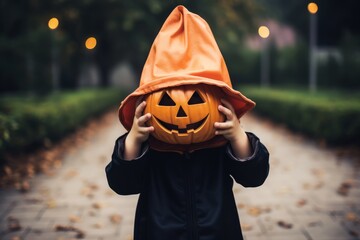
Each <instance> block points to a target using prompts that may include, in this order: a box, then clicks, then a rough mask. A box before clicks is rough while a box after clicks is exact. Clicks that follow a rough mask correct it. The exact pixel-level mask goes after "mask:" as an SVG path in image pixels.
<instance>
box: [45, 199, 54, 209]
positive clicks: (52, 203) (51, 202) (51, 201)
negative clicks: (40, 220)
mask: <svg viewBox="0 0 360 240" xmlns="http://www.w3.org/2000/svg"><path fill="white" fill-rule="evenodd" d="M46 205H47V207H48V208H56V206H57V203H56V201H55V200H54V199H50V200H49V201H47V202H46Z"/></svg>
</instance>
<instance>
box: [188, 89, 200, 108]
mask: <svg viewBox="0 0 360 240" xmlns="http://www.w3.org/2000/svg"><path fill="white" fill-rule="evenodd" d="M200 103H204V100H203V99H202V98H201V97H200V94H199V93H198V92H197V91H195V92H194V93H193V95H192V96H191V98H190V99H189V101H188V104H189V105H194V104H200Z"/></svg>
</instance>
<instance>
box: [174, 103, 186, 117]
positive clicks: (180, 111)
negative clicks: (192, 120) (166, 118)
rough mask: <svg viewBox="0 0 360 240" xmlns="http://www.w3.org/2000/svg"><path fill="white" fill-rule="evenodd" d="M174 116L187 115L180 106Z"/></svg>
mask: <svg viewBox="0 0 360 240" xmlns="http://www.w3.org/2000/svg"><path fill="white" fill-rule="evenodd" d="M176 117H187V115H186V113H185V111H184V109H183V108H182V107H181V106H180V108H179V111H178V113H177V114H176Z"/></svg>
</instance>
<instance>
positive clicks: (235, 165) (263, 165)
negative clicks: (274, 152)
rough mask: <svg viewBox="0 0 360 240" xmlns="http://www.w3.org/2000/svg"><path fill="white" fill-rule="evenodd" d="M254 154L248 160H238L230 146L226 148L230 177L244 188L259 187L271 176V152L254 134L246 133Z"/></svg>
mask: <svg viewBox="0 0 360 240" xmlns="http://www.w3.org/2000/svg"><path fill="white" fill-rule="evenodd" d="M246 134H247V136H248V138H249V141H250V143H251V146H252V150H253V154H252V155H251V156H250V157H248V158H246V159H239V158H236V157H235V155H234V154H233V151H232V149H231V146H230V144H228V146H227V148H226V164H227V167H228V171H229V173H230V175H231V176H232V177H233V178H234V180H235V181H236V182H237V183H239V184H241V185H243V186H244V187H257V186H260V185H262V184H263V183H264V181H265V179H266V178H267V176H268V174H269V152H268V150H267V149H266V147H265V146H264V145H263V144H262V143H261V142H260V140H259V138H258V137H257V136H255V134H253V133H249V132H246Z"/></svg>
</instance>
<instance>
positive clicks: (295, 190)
mask: <svg viewBox="0 0 360 240" xmlns="http://www.w3.org/2000/svg"><path fill="white" fill-rule="evenodd" d="M243 125H244V126H245V128H246V129H247V130H249V131H253V132H255V133H256V134H257V135H258V136H259V137H260V138H261V139H262V141H263V142H264V143H265V145H266V146H267V147H268V149H269V151H270V153H271V170H270V175H269V177H268V179H267V181H266V182H265V184H264V185H263V186H261V187H259V188H255V189H249V188H248V189H245V188H243V187H241V186H235V187H234V192H235V195H236V200H237V203H238V211H239V214H240V216H241V223H242V228H243V232H244V235H245V238H246V240H265V239H266V240H271V239H275V240H282V239H286V240H350V239H360V237H359V235H360V219H359V218H360V175H359V167H358V166H353V163H352V162H353V161H349V159H346V158H345V157H338V156H337V155H336V153H335V152H334V151H329V150H326V149H319V148H318V147H316V146H315V144H314V143H312V142H310V141H309V140H307V139H303V138H302V137H299V136H296V135H294V134H290V133H289V132H288V131H286V130H284V129H283V128H281V127H279V126H274V125H273V124H271V123H269V122H266V121H260V120H259V119H257V118H254V117H253V116H246V117H245V118H244V120H243ZM123 132H124V129H123V128H122V127H121V126H120V124H118V122H117V119H116V116H115V114H112V115H110V120H108V126H107V127H105V128H102V129H101V130H99V131H98V132H95V134H94V135H93V137H92V138H91V140H88V141H85V142H84V143H82V144H81V145H80V146H77V147H78V148H77V150H75V151H69V152H67V153H66V155H65V157H64V159H62V167H61V168H59V169H57V170H56V171H55V174H53V175H51V176H48V175H39V176H36V177H35V178H33V180H32V181H31V184H30V185H31V186H32V187H31V189H30V191H28V192H27V193H20V192H18V191H16V190H0V236H1V237H0V239H14V240H15V239H26V240H30V239H34V240H35V239H36V240H42V239H43V240H51V239H55V240H64V239H74V238H81V237H83V238H84V239H89V240H92V239H97V240H100V239H106V240H115V239H117V240H131V239H132V229H133V221H134V211H135V206H136V200H137V196H126V197H125V196H117V195H115V194H114V193H112V192H111V190H110V189H109V188H108V186H107V182H106V178H105V173H104V167H105V165H106V164H107V163H108V161H109V157H110V154H111V152H112V148H113V143H114V140H115V139H116V138H117V137H118V136H119V135H120V134H121V133H123Z"/></svg>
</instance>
